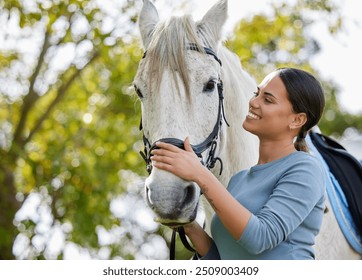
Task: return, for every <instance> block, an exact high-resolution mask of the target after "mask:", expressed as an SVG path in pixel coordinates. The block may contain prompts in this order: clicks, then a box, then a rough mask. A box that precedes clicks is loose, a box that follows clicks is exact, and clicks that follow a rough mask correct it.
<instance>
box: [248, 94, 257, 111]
mask: <svg viewBox="0 0 362 280" xmlns="http://www.w3.org/2000/svg"><path fill="white" fill-rule="evenodd" d="M249 107H252V108H258V107H259V101H258V97H257V96H254V97H252V98H251V99H250V101H249Z"/></svg>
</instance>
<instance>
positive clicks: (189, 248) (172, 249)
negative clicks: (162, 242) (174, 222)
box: [170, 227, 196, 260]
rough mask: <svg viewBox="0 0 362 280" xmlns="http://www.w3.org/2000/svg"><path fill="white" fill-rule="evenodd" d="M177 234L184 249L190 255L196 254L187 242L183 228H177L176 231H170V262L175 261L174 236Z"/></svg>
mask: <svg viewBox="0 0 362 280" xmlns="http://www.w3.org/2000/svg"><path fill="white" fill-rule="evenodd" d="M177 233H178V234H179V236H180V239H181V242H182V244H183V245H184V246H185V248H186V249H187V250H189V251H190V252H192V253H196V250H195V249H194V248H193V247H192V246H191V245H190V243H189V242H188V241H187V238H186V234H185V230H184V228H183V227H178V228H176V229H173V231H172V236H171V244H170V260H175V259H176V235H177Z"/></svg>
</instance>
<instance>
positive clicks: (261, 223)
mask: <svg viewBox="0 0 362 280" xmlns="http://www.w3.org/2000/svg"><path fill="white" fill-rule="evenodd" d="M228 191H229V192H230V193H231V194H232V195H233V197H234V198H236V199H237V200H238V201H239V202H240V203H241V204H242V205H243V206H245V207H246V208H247V209H249V211H250V212H251V213H252V215H251V218H250V220H249V222H248V224H247V226H246V228H245V230H244V232H243V234H242V235H241V237H240V239H239V240H235V239H234V238H233V237H232V236H231V234H230V233H229V232H228V231H227V229H226V228H225V227H224V225H223V224H222V222H221V221H220V219H219V218H218V217H217V215H215V216H214V217H213V219H212V223H211V233H212V237H213V240H214V244H213V246H212V247H211V249H210V251H209V252H208V254H207V255H206V256H205V259H208V258H209V257H210V256H213V257H215V256H217V255H218V254H219V255H220V258H221V259H260V260H261V259H283V260H286V259H314V258H315V255H314V250H313V245H314V241H315V236H316V235H317V234H318V232H319V229H320V226H321V223H322V217H323V212H324V202H325V198H326V190H325V181H324V174H323V170H322V167H321V166H320V163H319V162H318V160H317V159H316V158H314V156H312V155H310V154H308V153H305V152H294V153H292V154H289V155H288V156H286V157H283V158H281V159H278V160H275V161H273V162H269V163H266V164H261V165H256V166H253V167H251V168H250V169H248V170H243V171H240V172H239V173H237V174H236V175H234V176H233V177H232V178H231V180H230V182H229V185H228Z"/></svg>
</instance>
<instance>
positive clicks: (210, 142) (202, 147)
mask: <svg viewBox="0 0 362 280" xmlns="http://www.w3.org/2000/svg"><path fill="white" fill-rule="evenodd" d="M187 49H188V50H193V51H199V49H198V47H197V45H196V44H191V43H190V44H188V45H187ZM204 51H205V53H206V54H208V55H211V56H213V57H214V59H215V60H216V61H217V62H218V63H219V64H220V66H221V65H222V63H221V60H220V59H219V58H218V57H217V56H216V54H215V52H214V51H213V50H212V49H210V48H207V47H204ZM145 57H146V52H145V54H144V55H143V58H145ZM217 90H218V94H219V106H218V114H217V120H216V123H215V125H214V128H213V130H212V131H211V133H210V134H209V136H208V137H207V138H206V139H205V140H204V141H203V142H201V143H200V144H197V145H191V147H192V149H193V151H194V152H195V154H196V155H197V156H198V157H199V158H202V153H203V152H205V151H206V150H207V149H209V154H208V156H207V158H206V161H205V162H203V161H202V163H203V165H205V166H206V167H207V168H208V169H212V168H214V166H215V163H216V162H217V161H219V162H220V165H221V167H220V175H221V173H222V169H223V164H222V160H221V159H220V158H219V157H217V156H216V155H215V152H216V149H217V144H218V142H217V139H218V137H219V134H220V131H221V126H222V122H223V120H224V121H225V123H226V124H227V126H229V124H228V122H227V120H226V118H225V111H224V95H223V90H224V87H223V82H222V80H221V79H220V77H219V79H218V81H217ZM140 130H142V120H141V122H140ZM156 142H165V143H168V144H172V145H174V146H176V147H178V148H180V149H184V142H183V140H180V139H177V138H169V137H168V138H161V139H158V140H157V141H155V142H153V144H151V143H150V141H149V140H148V138H147V137H146V136H145V134H144V133H143V144H144V150H143V151H140V154H141V156H142V158H143V159H144V161H145V162H146V168H147V172H148V173H149V174H150V173H151V171H152V161H151V159H150V158H151V152H152V150H154V149H157V146H156Z"/></svg>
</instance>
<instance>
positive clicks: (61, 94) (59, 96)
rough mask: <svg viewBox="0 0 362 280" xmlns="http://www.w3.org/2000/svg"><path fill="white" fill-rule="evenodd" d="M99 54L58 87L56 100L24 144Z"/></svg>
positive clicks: (94, 55) (25, 141) (95, 54)
mask: <svg viewBox="0 0 362 280" xmlns="http://www.w3.org/2000/svg"><path fill="white" fill-rule="evenodd" d="M98 56H99V52H95V53H94V54H93V56H92V57H91V59H90V60H89V61H88V62H87V64H86V65H85V66H84V67H83V68H81V69H77V70H76V71H75V72H74V73H73V75H72V76H71V77H70V78H69V79H68V81H67V82H66V83H64V84H62V85H61V86H60V87H59V89H58V93H57V95H56V97H55V98H54V100H53V101H52V102H51V103H50V105H49V107H48V108H47V110H46V111H45V112H44V114H43V115H42V116H41V117H40V118H39V119H38V120H37V122H36V124H35V126H34V128H33V129H32V130H31V132H30V133H29V135H28V137H27V138H26V139H25V140H24V142H23V144H26V143H28V142H29V141H30V140H31V139H32V137H33V136H34V134H35V133H37V132H38V131H39V129H40V128H41V126H42V124H43V122H44V121H45V120H46V119H47V118H48V117H49V115H50V114H51V112H52V111H53V109H54V107H55V106H56V105H57V104H58V103H59V102H60V101H61V100H62V99H63V98H64V96H65V94H66V93H67V91H68V89H69V88H70V86H71V85H72V84H73V82H74V81H75V79H76V78H77V77H78V76H79V75H80V74H81V73H82V71H83V70H84V69H85V68H86V67H87V66H88V65H90V64H91V63H92V62H93V61H94V60H95V59H96V58H97V57H98Z"/></svg>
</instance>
